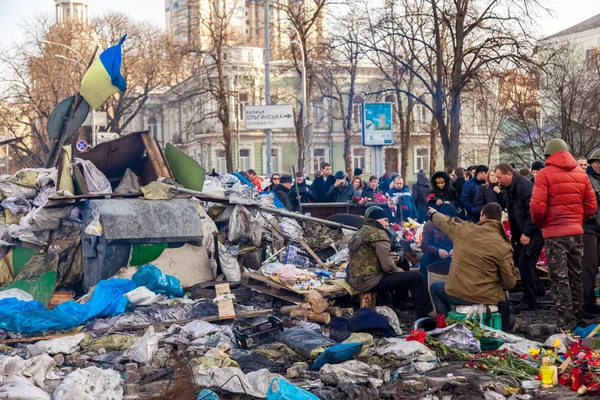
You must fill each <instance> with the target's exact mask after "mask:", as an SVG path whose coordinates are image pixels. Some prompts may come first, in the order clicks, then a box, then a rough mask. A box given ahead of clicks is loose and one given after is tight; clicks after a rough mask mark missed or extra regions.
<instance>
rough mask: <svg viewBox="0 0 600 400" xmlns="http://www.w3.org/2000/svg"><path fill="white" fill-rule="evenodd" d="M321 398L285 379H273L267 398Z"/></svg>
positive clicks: (272, 399)
mask: <svg viewBox="0 0 600 400" xmlns="http://www.w3.org/2000/svg"><path fill="white" fill-rule="evenodd" d="M292 399H293V400H319V398H318V397H317V396H315V395H314V394H311V393H309V392H307V391H306V390H302V389H300V388H299V387H298V386H295V385H292V384H291V383H289V382H288V381H285V380H283V379H279V378H277V379H273V380H272V381H271V385H270V386H269V391H268V392H267V400H292Z"/></svg>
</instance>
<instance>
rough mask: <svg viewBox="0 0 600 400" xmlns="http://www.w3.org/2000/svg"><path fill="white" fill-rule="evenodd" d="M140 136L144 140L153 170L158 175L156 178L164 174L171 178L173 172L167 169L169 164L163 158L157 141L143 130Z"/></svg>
mask: <svg viewBox="0 0 600 400" xmlns="http://www.w3.org/2000/svg"><path fill="white" fill-rule="evenodd" d="M141 138H142V141H143V142H144V147H146V152H147V153H148V158H149V159H150V161H151V162H152V166H153V167H154V171H155V172H156V174H157V175H158V176H157V178H159V177H161V176H164V177H167V178H173V174H172V173H171V170H170V169H169V165H168V163H167V159H166V158H165V156H164V154H163V152H162V150H161V149H160V147H159V146H158V143H157V142H156V140H155V139H154V137H153V136H152V135H150V132H148V131H145V132H141Z"/></svg>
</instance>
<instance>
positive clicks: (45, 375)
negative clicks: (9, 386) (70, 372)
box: [0, 354, 60, 390]
mask: <svg viewBox="0 0 600 400" xmlns="http://www.w3.org/2000/svg"><path fill="white" fill-rule="evenodd" d="M55 366H56V362H54V359H53V358H52V357H50V356H49V355H46V354H43V355H40V356H35V357H32V358H29V359H27V360H23V359H22V358H21V357H0V379H1V380H2V383H3V384H4V383H5V381H6V377H11V376H18V375H20V376H23V377H26V378H27V380H28V381H29V382H31V383H33V384H34V385H36V386H37V387H39V388H40V389H42V390H47V389H49V387H46V381H58V380H59V379H60V378H59V377H58V376H56V375H55V374H54V372H52V369H53V368H54V367H55ZM54 383H56V382H54ZM48 386H52V384H50V385H48ZM53 387H56V386H53Z"/></svg>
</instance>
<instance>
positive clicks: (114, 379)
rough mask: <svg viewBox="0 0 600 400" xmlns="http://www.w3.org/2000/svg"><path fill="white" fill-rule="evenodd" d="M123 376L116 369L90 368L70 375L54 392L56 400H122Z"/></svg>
mask: <svg viewBox="0 0 600 400" xmlns="http://www.w3.org/2000/svg"><path fill="white" fill-rule="evenodd" d="M122 398H123V388H122V387H121V375H120V374H119V372H117V371H115V370H114V369H101V368H97V367H88V368H85V369H78V370H75V371H73V372H71V373H70V374H69V376H67V377H66V378H65V380H64V381H63V382H62V383H61V384H60V385H59V386H58V387H57V388H56V390H55V391H54V400H97V399H103V400H120V399H122Z"/></svg>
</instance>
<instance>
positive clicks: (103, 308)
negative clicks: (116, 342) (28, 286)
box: [0, 279, 137, 333]
mask: <svg viewBox="0 0 600 400" xmlns="http://www.w3.org/2000/svg"><path fill="white" fill-rule="evenodd" d="M136 286H137V285H136V284H135V282H133V281H130V280H129V279H110V280H107V281H100V282H98V284H97V285H96V289H95V290H94V293H93V294H92V297H91V299H90V300H89V301H88V302H87V303H85V304H79V303H77V302H75V301H67V302H64V303H61V304H59V305H58V306H56V307H54V308H53V309H51V310H46V309H45V308H44V306H43V305H42V303H40V302H39V301H35V300H34V301H20V300H17V299H15V298H9V299H3V300H0V328H1V329H4V330H6V331H9V332H21V333H33V332H44V331H47V330H50V329H54V330H58V329H70V328H73V327H75V326H79V325H81V324H83V323H84V322H86V321H87V320H89V319H92V318H95V317H98V318H104V317H110V316H113V315H119V314H122V313H123V312H124V311H125V309H126V307H127V299H126V298H125V297H124V294H125V293H127V292H130V291H132V290H133V289H135V288H136Z"/></svg>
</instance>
